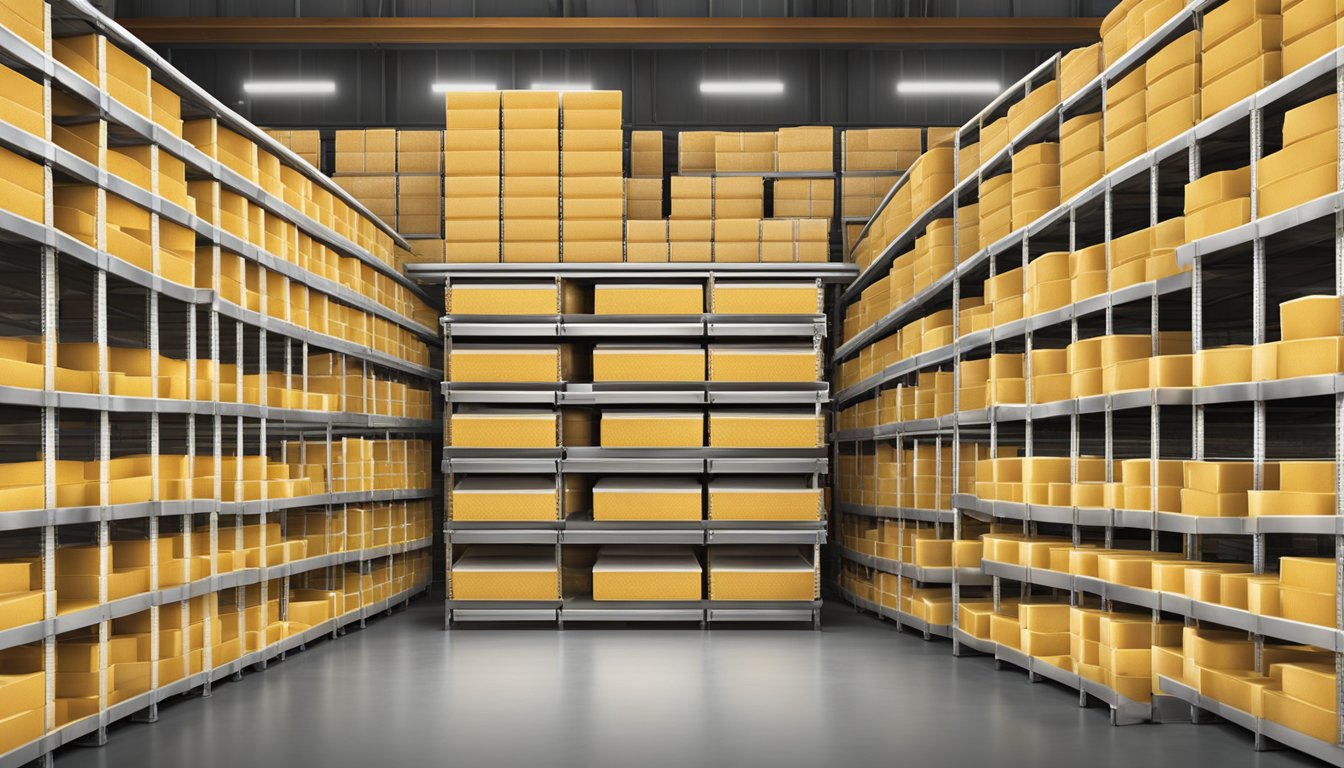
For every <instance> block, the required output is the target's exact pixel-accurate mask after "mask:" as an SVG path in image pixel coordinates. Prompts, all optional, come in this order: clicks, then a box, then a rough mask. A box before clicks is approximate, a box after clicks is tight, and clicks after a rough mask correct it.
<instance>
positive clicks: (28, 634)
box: [0, 539, 433, 648]
mask: <svg viewBox="0 0 1344 768" xmlns="http://www.w3.org/2000/svg"><path fill="white" fill-rule="evenodd" d="M432 544H433V541H432V540H431V539H418V540H416V541H408V542H401V543H397V544H386V545H383V546H378V547H370V548H368V549H362V550H352V551H349V552H333V553H329V554H325V555H318V556H316V557H308V558H304V559H302V560H295V561H293V562H289V563H279V564H276V565H271V566H266V567H260V568H240V569H238V570H234V571H230V572H227V573H217V574H214V575H211V576H207V577H205V578H202V579H197V580H196V581H193V582H190V583H187V584H181V585H178V586H175V587H168V588H166V589H159V590H155V591H152V592H143V593H141V594H138V595H131V596H129V597H123V598H120V599H116V600H111V601H108V602H105V603H101V604H99V605H95V606H91V607H89V608H85V609H82V610H77V611H71V612H68V613H62V614H57V615H55V616H54V617H51V618H47V619H44V620H42V621H39V622H34V623H32V624H25V625H21V626H18V627H12V628H9V629H5V630H0V648H13V647H15V646H19V645H26V644H28V643H34V642H38V641H40V640H42V639H44V638H50V637H54V636H56V635H60V634H64V633H66V632H73V631H75V630H78V629H84V628H86V627H93V626H97V625H98V624H101V623H103V622H106V621H112V620H113V619H118V618H121V617H124V616H130V615H133V614H136V613H140V612H142V611H147V610H149V609H150V608H152V607H158V606H163V605H168V604H170V603H180V602H182V601H185V600H191V599H192V598H196V597H200V596H202V595H208V594H210V593H212V592H219V591H221V590H225V589H237V588H240V587H247V586H251V585H254V584H260V583H263V582H267V581H270V580H272V579H281V578H285V577H288V576H296V575H299V574H304V573H310V572H313V571H319V570H323V569H326V568H334V567H337V566H342V565H345V564H347V563H364V562H369V561H372V560H379V559H383V558H387V557H391V556H394V555H403V554H406V553H409V552H419V551H421V550H425V549H429V547H430V546H431V545H432Z"/></svg>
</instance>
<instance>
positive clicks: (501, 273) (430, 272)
mask: <svg viewBox="0 0 1344 768" xmlns="http://www.w3.org/2000/svg"><path fill="white" fill-rule="evenodd" d="M858 271H859V269H858V267H857V266H855V265H853V264H845V263H841V262H801V263H799V262H794V263H789V262H730V261H722V262H668V263H662V262H613V263H610V264H600V263H533V264H526V263H525V264H495V263H489V264H468V263H463V264H407V265H406V274H407V275H409V276H410V277H411V278H412V279H415V280H419V281H421V282H425V283H443V282H445V281H447V280H449V279H452V280H459V279H473V278H485V279H491V280H501V279H521V278H561V279H608V278H614V279H625V280H630V279H638V280H646V279H669V280H694V279H701V280H703V279H707V278H710V277H750V278H751V279H753V280H758V279H759V280H821V281H822V282H824V283H835V284H846V283H848V282H849V281H850V280H851V279H852V278H853V277H854V276H855V275H857V274H858Z"/></svg>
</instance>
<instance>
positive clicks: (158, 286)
mask: <svg viewBox="0 0 1344 768" xmlns="http://www.w3.org/2000/svg"><path fill="white" fill-rule="evenodd" d="M0 233H3V239H5V240H8V241H10V242H11V243H14V242H17V243H20V244H23V245H26V246H28V247H32V246H39V247H45V248H50V249H52V250H53V251H54V253H56V254H60V255H61V256H63V257H68V258H71V259H74V260H75V261H77V262H80V263H82V264H85V265H87V266H89V267H93V268H94V269H96V270H98V271H99V272H102V273H106V274H107V275H110V276H115V277H117V278H119V279H121V280H125V281H126V282H128V283H130V284H131V285H134V286H137V287H138V288H142V289H144V290H146V291H148V292H149V293H150V294H152V295H155V296H160V297H166V298H169V299H173V300H176V301H179V302H182V303H184V304H188V305H192V306H195V307H202V308H209V309H210V310H212V311H214V312H216V313H218V314H219V315H220V316H222V317H227V318H229V319H231V320H235V321H237V322H240V323H243V324H246V325H248V326H249V327H252V328H255V329H257V330H262V331H267V332H270V333H274V334H277V335H279V336H283V337H286V338H288V339H291V340H294V341H300V342H305V343H310V344H313V345H315V346H320V347H322V348H324V349H330V350H331V351H334V352H341V353H343V354H350V355H354V356H357V357H360V358H361V359H366V360H368V361H370V362H373V363H376V364H378V365H381V366H384V367H387V368H390V369H392V370H395V371H398V372H401V373H407V374H411V375H415V376H419V377H422V378H430V379H438V378H440V373H439V371H438V370H437V369H435V368H431V367H429V366H424V365H418V364H415V363H412V362H408V361H406V360H403V359H401V358H399V357H395V356H393V355H390V354H388V353H386V352H381V351H378V350H375V349H373V348H372V347H368V346H365V345H362V344H357V343H354V342H350V341H347V340H345V339H342V338H338V337H336V336H332V335H329V334H327V333H321V332H318V331H315V330H310V329H308V328H305V327H302V326H299V325H296V324H295V323H292V322H289V321H287V320H282V319H279V318H276V317H272V316H270V315H267V314H264V313H262V312H257V311H254V310H251V309H247V308H246V307H243V306H240V305H238V304H235V303H233V302H230V301H228V300H226V299H224V298H223V297H221V296H220V295H219V293H218V292H216V291H215V290H213V289H206V288H194V287H188V286H184V285H180V284H178V283H174V282H172V281H170V280H165V279H163V278H162V277H159V276H158V275H155V274H154V273H152V272H149V271H146V270H144V269H142V268H140V267H138V266H136V265H134V264H131V263H129V262H127V261H125V260H123V259H120V258H118V257H116V256H114V255H112V254H110V253H108V252H106V251H100V250H97V249H95V248H92V247H90V246H89V245H87V244H85V243H83V242H80V241H79V240H77V239H75V238H73V237H71V236H69V235H67V234H65V233H64V232H61V231H60V230H57V229H56V228H54V227H49V226H46V225H43V224H39V223H37V222H34V221H29V220H28V219H24V218H22V217H19V216H15V215H14V214H12V213H9V212H8V211H3V210H0ZM43 258H44V259H45V258H52V261H53V267H52V270H51V271H52V272H54V273H55V274H52V275H51V276H50V281H51V282H53V283H54V282H55V281H56V280H57V279H58V274H59V271H58V270H59V267H57V266H56V264H57V261H56V258H55V257H47V256H43ZM104 285H105V283H104ZM53 287H54V286H53ZM96 298H97V297H95V299H96Z"/></svg>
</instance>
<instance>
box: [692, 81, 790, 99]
mask: <svg viewBox="0 0 1344 768" xmlns="http://www.w3.org/2000/svg"><path fill="white" fill-rule="evenodd" d="M700 92H701V93H707V94H721V95H725V96H746V95H772V94H780V93H783V92H784V83H783V82H781V81H779V80H701V81H700Z"/></svg>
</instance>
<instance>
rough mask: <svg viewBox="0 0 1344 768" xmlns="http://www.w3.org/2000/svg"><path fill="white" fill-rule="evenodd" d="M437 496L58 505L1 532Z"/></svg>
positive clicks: (12, 519) (6, 523) (0, 520)
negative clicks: (215, 512)
mask: <svg viewBox="0 0 1344 768" xmlns="http://www.w3.org/2000/svg"><path fill="white" fill-rule="evenodd" d="M433 495H434V491H433V489H409V490H384V491H356V492H349V493H322V494H313V495H310V496H294V497H290V498H283V499H270V500H267V501H216V500H214V499H190V500H186V501H142V502H136V503H133V504H113V505H109V506H81V507H56V508H53V509H30V510H18V511H13V512H0V531H13V530H22V529H27V528H40V527H45V526H49V525H77V524H80V523H99V522H110V521H113V520H136V519H143V518H161V517H180V516H182V515H199V514H208V513H210V512H214V511H218V512H219V513H220V514H229V515H260V514H266V513H271V512H282V511H284V510H287V509H297V508H299V507H318V506H326V505H329V504H360V503H364V502H378V501H410V500H415V499H426V498H430V497H432V496H433Z"/></svg>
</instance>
